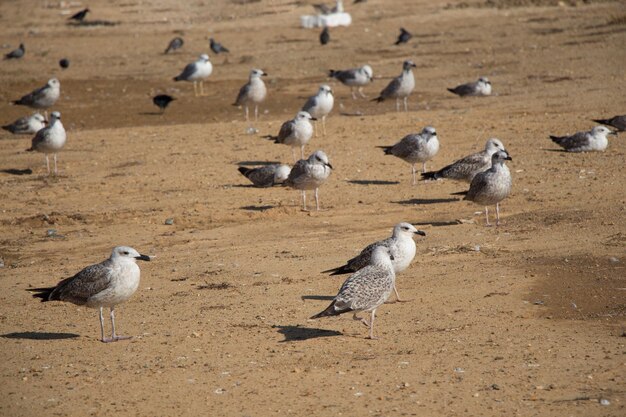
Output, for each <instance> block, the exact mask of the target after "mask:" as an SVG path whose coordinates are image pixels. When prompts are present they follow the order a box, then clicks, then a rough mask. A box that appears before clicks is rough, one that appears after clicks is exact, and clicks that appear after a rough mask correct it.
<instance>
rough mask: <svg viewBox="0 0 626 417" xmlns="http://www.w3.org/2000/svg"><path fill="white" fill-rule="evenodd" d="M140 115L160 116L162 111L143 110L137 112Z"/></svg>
mask: <svg viewBox="0 0 626 417" xmlns="http://www.w3.org/2000/svg"><path fill="white" fill-rule="evenodd" d="M139 115H140V116H162V115H163V113H161V112H159V111H144V112H141V113H139Z"/></svg>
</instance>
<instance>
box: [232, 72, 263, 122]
mask: <svg viewBox="0 0 626 417" xmlns="http://www.w3.org/2000/svg"><path fill="white" fill-rule="evenodd" d="M266 75H267V74H266V73H265V72H264V71H263V70H260V69H253V70H252V71H250V78H249V80H248V82H247V83H246V85H244V86H243V87H241V89H240V90H239V95H238V96H237V100H235V103H234V104H233V106H244V108H245V111H246V121H248V104H249V103H254V121H255V122H256V121H257V120H258V119H259V103H261V102H262V101H263V100H265V97H266V96H267V88H266V87H265V83H264V82H263V80H262V79H261V77H263V76H266Z"/></svg>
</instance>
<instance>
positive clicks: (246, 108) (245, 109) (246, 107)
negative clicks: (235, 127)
mask: <svg viewBox="0 0 626 417" xmlns="http://www.w3.org/2000/svg"><path fill="white" fill-rule="evenodd" d="M243 107H244V111H245V114H246V122H247V121H248V105H247V104H245V105H244V106H243Z"/></svg>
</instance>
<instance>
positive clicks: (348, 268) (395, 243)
mask: <svg viewBox="0 0 626 417" xmlns="http://www.w3.org/2000/svg"><path fill="white" fill-rule="evenodd" d="M414 235H420V236H426V233H425V232H423V231H421V230H417V229H416V228H415V227H414V226H413V225H412V224H410V223H404V222H403V223H398V224H397V225H396V226H395V227H394V228H393V234H392V235H391V237H388V238H387V239H385V240H379V241H378V242H374V243H372V244H370V245H368V246H366V247H365V249H363V250H362V251H361V253H359V254H358V255H357V256H355V257H354V258H352V259H350V260H349V261H348V262H346V264H345V265H342V266H340V267H338V268H333V269H328V270H326V271H322V273H323V274H325V273H328V272H330V273H331V274H330V275H341V274H350V273H352V272H356V271H358V270H359V269H363V268H365V267H366V266H367V265H369V264H370V262H371V259H372V253H373V252H374V250H375V249H376V248H377V247H379V246H384V247H386V248H387V249H389V254H390V255H391V258H392V260H391V264H392V265H393V270H394V272H395V273H396V274H399V273H400V272H402V271H404V270H405V269H407V268H408V267H409V265H411V262H412V261H413V258H415V251H416V247H415V241H414V240H413V236H414ZM393 291H394V292H395V294H396V300H398V301H400V302H402V301H403V300H401V299H400V295H398V290H397V288H396V285H395V283H394V285H393Z"/></svg>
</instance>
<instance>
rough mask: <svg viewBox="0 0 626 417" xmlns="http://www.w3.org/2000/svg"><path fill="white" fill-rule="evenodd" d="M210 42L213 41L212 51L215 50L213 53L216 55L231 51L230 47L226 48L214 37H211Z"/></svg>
mask: <svg viewBox="0 0 626 417" xmlns="http://www.w3.org/2000/svg"><path fill="white" fill-rule="evenodd" d="M209 42H210V43H211V51H213V53H214V54H215V55H219V54H221V53H228V52H230V51H229V50H228V48H226V47H225V46H224V45H222V44H221V43H219V42H217V41H216V40H215V39H213V38H211V39H209Z"/></svg>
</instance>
